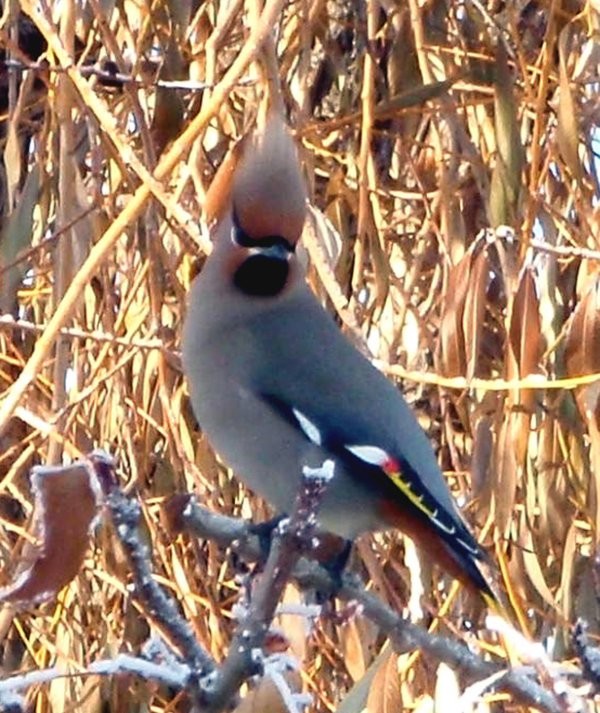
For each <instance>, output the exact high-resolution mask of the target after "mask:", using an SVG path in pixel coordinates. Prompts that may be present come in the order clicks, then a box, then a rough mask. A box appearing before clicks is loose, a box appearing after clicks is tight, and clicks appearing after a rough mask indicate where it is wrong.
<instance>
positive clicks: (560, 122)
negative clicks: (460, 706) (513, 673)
mask: <svg viewBox="0 0 600 713" xmlns="http://www.w3.org/2000/svg"><path fill="white" fill-rule="evenodd" d="M263 11H264V14H263V15H261V13H263ZM269 13H270V15H269ZM267 15H269V16H267ZM261 18H262V19H261ZM261 23H262V24H263V25H265V23H266V25H265V27H266V28H267V29H268V28H272V32H271V33H269V39H268V41H267V42H266V44H265V46H264V50H263V51H262V52H261V53H260V56H259V55H258V54H257V52H256V50H255V49H253V46H252V43H251V42H249V37H250V31H251V29H252V28H255V29H256V28H260V27H261ZM599 26H600V8H599V6H598V4H597V2H596V1H595V0H588V2H583V1H579V0H538V1H536V0H531V1H528V0H506V1H505V2H503V1H502V0H483V1H482V0H465V2H458V1H456V2H450V0H398V1H397V0H365V2H352V1H346V2H345V1H344V0H294V2H289V3H283V2H282V1H281V0H279V1H277V0H270V2H268V3H267V5H266V7H265V8H264V10H263V7H262V4H261V0H246V2H242V0H230V2H224V1H221V2H219V1H218V0H206V2H198V1H197V0H179V1H176V2H175V1H169V0H154V1H151V0H112V1H111V0H87V1H86V2H83V1H81V2H76V1H75V0H64V1H61V2H56V3H50V4H48V3H46V2H42V3H35V2H27V1H25V0H23V1H22V2H15V0H12V1H11V2H5V3H4V6H3V16H2V23H1V26H0V47H1V54H0V112H1V117H0V121H1V124H0V140H1V147H2V157H3V161H2V165H1V166H0V186H1V199H2V200H1V234H0V310H1V311H2V314H3V316H2V318H1V319H0V345H1V348H0V399H2V401H0V429H1V431H0V432H1V435H0V517H1V524H2V527H1V528H0V563H1V564H2V572H3V579H4V582H7V581H9V579H10V577H11V575H12V573H13V572H14V562H15V561H16V560H17V559H18V556H19V553H20V551H21V549H22V546H23V542H24V541H25V540H26V538H27V536H26V530H27V524H28V521H29V518H30V515H31V511H32V503H31V493H30V488H29V469H30V468H31V466H32V465H34V464H36V463H61V462H64V461H65V459H67V460H68V459H70V458H73V457H75V456H77V455H78V454H80V453H86V452H88V451H90V450H91V449H92V448H94V447H103V448H105V449H107V450H108V451H110V452H111V453H112V454H114V455H115V456H116V457H117V458H118V460H119V470H120V475H121V477H122V482H123V485H124V487H125V488H126V489H127V490H128V491H129V492H130V493H132V494H134V495H136V496H137V497H139V498H140V500H141V502H142V503H143V507H144V512H145V522H146V526H147V536H148V539H149V541H151V543H152V546H153V552H154V565H155V569H156V572H157V576H158V577H159V578H160V581H161V582H162V583H163V584H164V586H165V587H167V588H168V589H169V590H170V591H171V592H173V593H174V594H175V595H176V596H177V597H178V599H179V600H180V602H181V606H182V609H183V611H184V612H185V614H186V616H187V617H188V618H189V620H190V621H191V622H192V624H193V626H194V628H195V630H196V632H197V636H198V638H199V640H200V642H201V643H202V644H203V645H204V646H205V647H206V648H208V649H209V650H210V651H211V652H212V653H213V655H215V656H216V657H217V658H219V657H220V656H221V655H222V654H223V652H224V651H225V650H226V649H227V644H228V637H229V635H230V632H231V627H232V617H231V607H232V605H233V603H234V602H235V600H236V593H237V590H238V583H237V580H236V576H237V574H238V571H239V569H238V565H237V564H236V562H235V561H234V560H233V559H232V557H231V556H229V555H228V554H227V553H224V552H222V551H220V550H219V548H218V547H217V546H216V545H214V544H211V543H203V542H197V541H195V540H194V539H193V538H190V537H187V536H182V535H180V536H178V537H176V538H173V537H172V536H171V535H170V534H169V531H168V528H166V527H165V523H164V518H162V517H161V513H162V512H163V504H164V501H165V499H166V498H168V497H169V496H171V495H173V494H174V493H177V492H190V491H193V492H195V493H196V494H197V496H198V499H199V501H200V502H201V503H202V504H205V505H208V506H209V507H211V508H213V509H215V510H217V511H222V512H226V513H233V514H236V515H239V516H243V517H250V516H252V517H253V518H254V519H256V520H259V519H262V518H264V517H266V516H267V514H268V510H267V508H266V506H265V505H264V504H262V503H260V502H259V501H258V500H257V499H256V498H255V497H254V496H252V495H251V494H250V493H248V492H246V491H245V490H244V489H243V487H242V486H241V485H240V484H239V482H238V481H237V480H235V479H232V478H231V474H230V473H228V472H227V471H226V470H225V469H224V468H223V467H222V466H221V465H220V464H219V463H218V462H217V460H216V459H215V457H214V455H213V454H212V452H211V450H210V448H209V446H208V444H207V443H206V441H205V440H204V439H203V438H202V437H201V434H199V433H198V432H197V428H196V425H195V422H194V419H193V416H192V414H191V411H190V407H189V403H188V398H187V392H186V386H185V384H184V381H183V378H182V374H181V366H180V361H179V353H178V350H179V343H180V327H181V323H182V315H183V313H184V311H185V295H186V291H187V289H188V287H189V282H190V279H191V275H193V274H194V272H195V271H196V270H197V269H201V262H202V258H203V256H205V255H206V250H207V244H208V243H207V233H206V230H205V229H204V225H203V223H202V222H201V220H200V217H201V215H202V208H203V201H204V198H205V195H206V192H207V189H208V187H209V186H210V184H211V181H212V179H213V177H214V175H215V172H216V169H217V168H218V166H219V165H220V163H221V162H222V160H223V159H224V157H225V156H226V155H227V152H228V150H229V149H230V148H231V146H232V145H233V142H234V140H235V139H237V138H238V137H240V136H242V135H243V134H244V133H245V132H246V131H247V130H248V128H249V127H251V126H252V123H253V120H254V118H255V116H256V112H257V107H258V103H259V100H260V98H261V97H262V96H263V95H264V93H265V92H266V91H267V90H268V91H269V92H270V93H271V96H272V97H274V98H275V99H276V100H277V101H278V102H281V103H282V104H283V105H284V106H285V110H286V112H287V115H288V117H289V121H290V125H291V127H292V129H293V131H294V133H295V136H296V137H297V139H298V142H299V147H300V154H301V158H302V161H303V164H304V166H305V170H306V178H307V181H308V184H309V192H310V201H311V205H312V208H311V213H310V218H309V220H308V224H307V230H306V237H305V247H306V250H307V260H308V264H309V270H308V273H309V279H310V281H311V283H312V285H313V287H314V289H315V290H316V291H317V293H318V294H319V295H320V296H321V297H322V299H323V302H324V304H326V305H327V306H328V307H329V308H330V309H331V311H332V312H333V313H335V314H336V315H337V318H338V320H339V322H340V325H341V327H342V328H343V329H344V330H346V331H347V332H348V333H349V334H351V335H353V336H354V338H356V340H357V341H358V342H359V343H361V344H362V345H363V346H364V348H365V349H366V350H367V351H368V353H369V355H370V356H371V357H372V358H373V359H375V360H376V363H377V364H378V366H379V367H380V368H382V370H383V371H385V372H387V373H388V374H389V375H390V378H394V379H396V380H398V384H399V387H401V388H402V389H403V391H404V392H405V394H406V397H407V399H408V400H409V402H410V403H411V404H412V406H413V407H414V409H415V411H416V413H417V414H418V417H419V419H420V421H421V423H422V425H423V427H424V428H425V430H426V431H427V433H428V434H429V435H430V437H431V439H432V440H433V442H434V445H435V447H436V450H437V451H438V453H439V459H440V463H441V464H442V466H443V469H444V471H445V473H446V475H447V477H448V482H449V485H450V487H451V488H452V490H453V492H454V493H455V495H456V496H457V498H458V499H459V502H460V503H461V505H462V506H463V507H464V510H465V514H466V517H467V519H468V520H469V521H470V522H471V523H472V524H473V526H474V528H475V529H476V530H477V532H478V533H480V535H481V540H482V541H483V542H484V543H485V544H486V546H487V547H488V548H489V550H490V552H491V553H492V556H493V558H494V560H495V561H497V562H498V563H499V569H500V572H501V577H500V579H501V581H502V587H503V588H504V589H505V590H506V591H507V594H508V597H509V600H510V615H511V617H512V619H513V623H514V625H515V626H516V627H517V628H519V629H520V630H522V631H523V632H524V633H526V634H527V635H528V636H531V637H532V638H534V639H535V640H538V641H543V642H544V643H545V644H546V645H547V647H548V650H549V652H550V654H551V656H552V657H554V658H556V659H557V660H561V661H562V660H566V659H567V658H568V657H569V656H570V654H571V649H570V646H571V644H570V636H569V630H570V627H571V625H572V624H573V622H574V621H575V620H576V619H577V617H583V618H585V619H586V620H588V621H590V622H591V624H592V631H595V630H596V629H597V628H598V625H597V623H596V622H597V620H598V614H599V612H598V597H599V596H600V559H599V557H600V553H599V552H598V550H597V541H598V525H599V519H600V489H599V488H598V484H599V483H600V400H599V399H600V389H599V383H600V381H599V374H598V372H600V272H599V269H598V268H599V266H600V208H599V207H598V202H599V197H600V192H599V189H598V167H599V163H598V154H599V153H600V127H599V125H598V124H599V117H600V99H599V97H600V92H599V85H600V73H599V63H600V50H599V45H598V32H599ZM250 59H253V60H255V61H253V62H251V63H250V64H249V65H248V62H249V60H250ZM257 59H259V60H260V61H256V60H257ZM186 127H187V131H186ZM190 127H192V128H191V129H190ZM152 174H154V178H153V177H152ZM197 258H199V261H196V259H197ZM590 374H592V375H595V376H593V377H590V378H587V379H586V378H583V377H585V376H586V375H590ZM556 380H560V381H558V383H556ZM524 385H527V386H528V387H529V388H523V386H524ZM557 386H558V387H560V388H556V387H557ZM70 508H77V503H68V504H66V513H65V516H66V517H68V509H70ZM115 542H116V541H115V539H114V536H113V535H112V534H111V532H110V531H109V530H108V528H106V527H104V528H100V529H99V530H98V532H97V535H96V536H95V538H94V546H93V548H92V550H91V551H90V553H89V556H88V557H87V559H86V562H85V566H84V568H83V570H82V572H81V574H80V575H79V576H78V578H77V579H76V581H75V582H73V583H72V584H71V585H70V586H69V587H68V588H67V589H66V590H65V591H63V593H62V594H61V596H60V597H59V600H58V602H55V603H53V604H51V605H45V606H44V607H42V608H40V609H39V610H36V611H32V612H24V613H15V612H14V611H8V610H5V611H3V612H2V613H1V614H0V652H1V661H2V669H3V673H4V674H8V673H10V672H11V671H15V670H25V669H31V668H35V667H39V666H48V665H54V664H57V665H59V666H62V667H64V668H66V669H68V670H69V671H73V672H77V671H79V670H81V669H82V667H84V666H85V665H86V664H88V663H89V662H90V661H92V660H94V659H96V658H98V657H100V656H110V655H113V654H114V653H116V652H117V651H136V650H137V649H138V647H139V646H140V644H141V643H142V642H143V641H144V640H145V639H146V637H147V636H148V629H147V625H146V624H145V622H144V620H143V618H141V617H140V613H139V611H137V610H136V607H135V606H134V605H133V603H132V601H131V598H130V592H129V591H128V589H127V583H128V572H127V571H126V568H125V566H124V562H123V559H122V557H121V556H120V553H119V550H118V547H116V544H115ZM354 566H355V567H356V568H358V569H359V570H360V571H362V572H363V574H364V577H365V580H366V581H368V582H369V583H370V584H369V586H370V587H371V588H372V589H373V590H375V591H377V592H378V594H379V595H380V596H381V597H382V598H383V599H384V600H385V601H387V602H388V603H390V604H391V605H392V606H394V607H395V608H397V609H399V610H404V609H406V610H407V611H409V612H410V614H411V615H412V616H413V618H416V617H419V616H421V615H422V616H423V617H424V619H425V624H424V625H426V624H431V625H432V627H433V628H434V629H436V630H441V631H445V632H446V633H451V634H452V635H453V636H457V637H465V638H466V639H467V640H468V641H469V642H471V644H472V645H473V646H479V647H481V649H482V650H483V651H488V652H489V655H491V656H494V657H500V658H502V657H503V656H504V653H503V651H502V650H501V649H500V648H499V647H497V645H496V644H494V643H493V639H490V638H489V636H488V637H487V638H486V635H485V632H484V633H481V634H477V633H476V630H477V627H478V626H479V625H480V624H481V623H482V617H483V612H482V611H481V608H480V606H479V604H478V603H477V602H474V601H473V599H472V598H471V597H470V596H469V595H468V594H465V593H464V592H458V591H457V588H456V586H455V585H453V583H452V582H450V581H448V580H447V579H446V578H444V577H443V575H442V574H441V573H440V572H438V571H433V572H432V571H430V568H429V563H428V562H426V561H420V560H419V559H418V556H416V554H415V552H414V549H413V548H412V546H411V544H410V542H408V541H407V540H405V539H404V538H403V537H402V536H401V535H400V534H399V533H391V534H386V535H376V536H372V537H364V538H363V539H362V540H361V542H360V543H359V545H358V548H357V557H356V560H355V562H354ZM421 591H423V596H422V597H421V598H420V600H419V595H420V593H421ZM411 592H412V596H411V595H410V593H411ZM297 597H298V595H297V593H296V592H295V591H294V590H293V588H291V587H290V588H289V591H288V598H289V599H290V600H293V599H294V598H297ZM341 619H344V617H341ZM465 622H472V623H473V624H474V628H475V633H473V632H472V631H469V630H468V629H469V627H465V626H463V624H464V623H465ZM282 625H283V626H284V630H285V631H286V634H287V635H288V637H289V638H290V641H291V649H292V651H293V652H294V653H295V654H296V655H297V656H298V657H299V658H300V659H301V660H302V662H303V668H302V678H303V685H304V688H305V690H307V691H309V692H310V693H312V694H313V696H314V700H315V703H314V709H315V710H334V709H336V707H337V705H338V704H339V701H340V700H341V699H343V698H344V696H345V694H346V692H347V691H348V690H350V689H351V688H352V686H353V685H354V684H355V683H357V682H361V681H363V682H364V686H363V690H364V691H366V693H365V694H364V695H363V698H362V699H361V700H363V701H364V700H365V696H366V698H367V705H368V709H369V711H383V710H400V709H404V710H417V711H432V710H433V709H434V704H435V703H436V701H437V703H438V704H439V703H440V701H442V702H443V708H438V710H442V709H443V710H454V709H456V708H453V705H452V703H451V701H452V699H451V698H449V696H450V695H454V694H453V693H451V692H455V693H456V695H458V692H459V691H460V681H459V680H457V679H455V678H454V679H453V678H452V677H453V676H454V674H452V673H451V672H449V671H448V670H446V669H444V668H443V667H440V668H437V667H436V666H435V665H434V664H432V662H430V661H427V660H423V659H422V658H421V657H420V656H419V655H418V653H416V654H413V655H403V656H400V657H398V656H395V655H392V654H390V653H389V652H388V653H385V651H384V653H383V654H380V651H381V648H382V645H383V644H384V641H383V639H382V637H381V635H380V634H379V632H378V631H377V629H376V628H375V627H374V625H372V624H371V623H369V622H368V621H365V620H363V619H362V618H361V617H360V616H358V617H355V618H349V619H348V620H346V621H343V623H340V622H339V621H336V620H333V619H325V620H323V621H319V622H318V623H317V624H316V626H315V628H314V629H312V630H308V628H307V627H306V625H305V623H304V622H303V621H301V620H299V619H298V618H297V617H296V618H293V619H290V620H288V621H285V622H284V623H283V624H282ZM382 661H383V663H382ZM374 662H376V665H375V664H374ZM375 671H377V672H376V673H374V672H375ZM367 672H369V673H370V674H373V675H374V676H375V679H371V678H365V675H366V674H367ZM372 680H374V683H373V684H372V686H371V688H370V692H369V685H367V682H368V681H372ZM441 691H442V693H440V692H441ZM31 696H32V701H33V700H35V705H36V710H38V711H50V710H52V711H56V712H61V711H66V710H72V709H76V710H81V711H134V710H135V711H147V710H153V711H175V710H185V704H184V702H183V701H180V700H177V699H175V700H173V699H172V696H170V695H169V692H168V691H166V690H164V689H159V688H158V687H156V688H152V686H149V685H146V684H143V685H142V684H139V683H136V682H134V681H132V680H130V679H120V680H111V681H102V682H100V681H99V679H98V678H96V677H91V678H79V677H75V678H70V679H61V680H58V681H55V682H54V683H53V684H52V685H51V686H48V687H46V688H44V689H43V690H40V691H32V693H31ZM271 705H275V704H274V703H269V704H266V703H261V704H260V705H259V704H258V703H256V702H255V710H258V709H261V710H277V709H276V708H271V707H269V706H271ZM348 705H351V703H350V704H348ZM357 705H358V704H355V707H354V708H347V710H360V707H358V708H357V707H356V706H357ZM479 705H480V706H482V707H481V710H486V709H488V708H493V709H494V710H495V709H497V708H494V706H498V705H500V706H501V707H502V709H506V710H509V709H511V708H513V707H514V706H513V704H512V703H511V702H510V701H508V700H505V701H503V702H501V703H499V704H495V703H493V700H492V697H490V698H489V699H486V698H484V699H482V700H480V701H479ZM103 706H104V707H103ZM256 706H258V707H256ZM589 706H590V709H592V708H593V703H592V701H591V699H590V702H589Z"/></svg>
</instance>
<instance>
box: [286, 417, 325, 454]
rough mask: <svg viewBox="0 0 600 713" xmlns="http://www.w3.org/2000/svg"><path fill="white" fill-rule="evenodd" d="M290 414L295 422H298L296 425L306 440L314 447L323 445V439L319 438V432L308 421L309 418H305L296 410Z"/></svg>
mask: <svg viewBox="0 0 600 713" xmlns="http://www.w3.org/2000/svg"><path fill="white" fill-rule="evenodd" d="M292 412H293V414H294V416H295V417H296V420H297V421H298V425H299V426H300V428H301V429H302V432H303V433H304V435H305V436H306V437H307V438H308V440H309V441H310V442H311V443H314V444H315V445H316V446H321V445H323V437H322V436H321V431H319V429H318V428H317V427H316V426H315V424H314V423H313V422H312V421H311V420H310V418H308V417H307V416H305V415H304V414H303V413H302V411H300V410H298V409H297V408H294V409H292Z"/></svg>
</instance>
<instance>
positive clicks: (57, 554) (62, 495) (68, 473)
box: [0, 462, 100, 605]
mask: <svg viewBox="0 0 600 713" xmlns="http://www.w3.org/2000/svg"><path fill="white" fill-rule="evenodd" d="M31 481H32V490H33V493H34V496H35V507H34V513H33V528H32V529H33V534H34V535H35V536H36V537H38V538H39V543H36V544H35V545H30V546H29V547H26V549H25V554H24V556H23V560H22V562H21V565H20V567H19V570H20V572H19V573H18V575H17V576H15V577H14V579H13V582H12V583H11V584H10V585H8V586H7V587H5V588H3V589H2V590H1V591H0V601H4V602H10V603H11V604H20V605H29V604H35V603H39V602H42V601H45V600H47V599H50V598H51V597H53V596H54V595H55V594H56V593H57V592H59V591H60V590H61V589H62V588H63V587H64V586H65V585H66V584H68V583H69V582H70V581H71V580H72V579H73V578H74V577H75V575H76V574H77V573H78V572H79V569H80V567H81V565H82V563H83V558H84V556H85V553H86V550H87V548H88V543H89V534H90V527H91V525H92V523H93V521H94V518H95V516H96V514H97V512H98V503H99V497H100V486H99V484H98V481H97V480H96V476H95V474H94V472H93V470H92V469H91V468H90V467H89V466H88V465H87V464H86V463H83V462H76V463H73V465H71V466H58V467H51V466H39V467H37V468H34V469H33V473H32V477H31Z"/></svg>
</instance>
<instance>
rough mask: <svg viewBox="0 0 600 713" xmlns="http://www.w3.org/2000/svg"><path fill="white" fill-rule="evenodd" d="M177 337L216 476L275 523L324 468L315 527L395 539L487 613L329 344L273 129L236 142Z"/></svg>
mask: <svg viewBox="0 0 600 713" xmlns="http://www.w3.org/2000/svg"><path fill="white" fill-rule="evenodd" d="M232 181H233V183H232V188H231V191H230V193H227V194H226V207H225V210H223V211H222V214H221V216H220V219H219V220H218V221H217V223H216V226H215V229H214V231H213V236H214V250H213V252H212V254H211V255H210V257H209V258H208V260H207V262H206V264H205V266H204V268H203V269H202V271H201V272H200V274H199V275H198V277H197V278H196V279H195V282H194V284H193V286H192V288H191V291H190V296H189V305H188V312H187V318H186V320H185V326H184V333H183V366H184V371H185V374H186V376H187V380H188V384H189V389H190V395H191V400H192V405H193V408H194V412H195V414H196V417H197V419H198V422H199V424H200V426H201V428H202V430H203V431H204V432H205V433H206V435H207V437H208V439H209V441H210V442H211V444H212V445H213V447H214V448H215V450H216V451H217V453H219V454H220V455H221V456H222V457H223V459H224V460H225V462H226V463H227V464H228V465H229V466H230V467H231V468H233V470H234V471H235V472H236V473H237V474H239V476H240V477H242V478H243V479H244V481H245V482H246V483H247V484H248V485H249V486H250V487H251V488H252V489H253V490H255V491H256V492H257V493H259V494H260V495H262V496H263V497H264V498H266V499H267V500H268V501H269V502H270V503H271V504H272V505H273V506H274V507H275V508H276V509H277V510H278V511H279V512H281V513H285V512H287V511H289V510H290V508H291V506H292V504H293V502H294V498H295V496H296V493H297V490H298V484H299V479H300V477H301V474H302V470H303V467H304V466H310V467H318V466H321V465H323V463H324V462H325V461H326V460H328V459H331V460H333V462H334V464H335V467H334V476H333V479H332V480H331V481H330V482H329V484H328V486H327V491H326V493H325V497H324V499H323V501H322V504H321V507H320V510H319V514H318V521H319V524H320V526H321V527H322V528H323V529H324V530H326V531H329V532H333V533H335V534H337V535H339V536H341V537H343V538H346V539H354V538H355V537H356V536H357V535H359V534H360V533H362V532H364V531H367V530H382V529H386V528H391V527H398V528H399V529H401V530H402V531H404V532H405V533H406V534H408V535H409V536H410V537H412V538H413V539H414V540H415V541H416V543H417V544H418V545H419V546H420V547H421V548H422V549H423V550H425V551H426V552H427V553H428V554H429V555H430V556H431V557H432V558H433V560H434V561H436V562H437V563H439V564H440V565H441V566H442V567H444V568H445V569H446V570H447V571H448V572H449V573H450V574H452V575H453V576H455V577H456V578H458V579H459V580H461V581H462V582H463V583H465V584H467V585H468V586H470V588H472V589H475V590H477V591H479V592H480V593H481V594H482V595H483V596H484V598H485V599H486V600H487V601H489V600H492V599H494V595H493V594H492V591H491V589H490V586H489V585H488V583H487V581H486V578H485V577H484V575H483V573H482V571H481V568H480V563H482V562H485V560H486V555H485V553H484V551H483V550H482V549H481V547H480V546H479V544H478V543H477V541H476V540H475V539H474V537H473V535H472V534H471V532H470V531H469V529H468V528H467V527H466V525H465V523H464V522H463V520H462V519H461V516H460V515H459V513H458V511H457V509H456V506H455V503H454V501H453V499H452V496H451V495H450V492H449V490H448V487H447V485H446V483H445V481H444V478H443V476H442V474H441V472H440V468H439V466H438V464H437V461H436V458H435V456H434V453H433V450H432V448H431V445H430V444H429V441H428V439H427V437H426V436H425V434H424V432H423V431H422V430H421V428H420V426H419V425H418V423H417V421H416V419H415V417H414V416H413V414H412V412H411V411H410V409H409V407H408V406H407V404H406V402H405V401H404V399H403V397H402V396H401V394H400V392H399V391H398V389H397V388H396V387H395V386H394V385H393V384H392V383H391V382H390V381H388V380H387V379H386V378H385V377H384V376H383V375H382V374H381V373H380V372H379V371H377V369H375V367H373V366H372V365H371V364H370V363H369V361H368V360H367V359H366V358H365V357H364V356H363V355H362V354H361V353H360V352H359V351H358V350H357V349H356V348H355V347H354V346H353V345H352V344H351V343H350V342H349V341H348V339H347V338H346V337H345V336H344V335H343V334H342V333H341V332H340V331H339V330H338V328H337V326H336V325H335V323H334V321H333V319H332V318H331V316H330V315H329V314H328V313H327V312H326V311H325V310H324V309H323V307H322V306H321V305H320V304H319V302H318V301H317V299H316V298H315V296H314V295H313V294H312V292H311V291H310V289H309V288H308V286H307V285H306V283H305V279H304V273H303V270H302V267H301V265H300V263H299V260H298V258H297V256H296V254H295V250H296V244H297V242H298V240H299V238H300V235H301V233H302V228H303V224H304V219H305V212H306V207H305V206H306V190H305V185H304V181H303V178H302V175H301V172H300V166H299V164H298V159H297V156H296V151H295V147H294V144H293V141H292V139H291V137H290V136H289V134H288V133H287V131H286V129H285V127H284V125H283V123H282V122H281V120H280V119H278V118H273V117H271V118H270V119H269V120H268V121H267V123H266V126H265V128H264V130H263V131H262V132H257V133H256V134H255V135H254V136H253V137H252V139H251V140H250V141H247V142H246V145H245V147H244V153H243V156H242V158H241V159H240V162H239V163H238V165H237V167H236V168H235V169H234V175H233V179H232Z"/></svg>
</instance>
